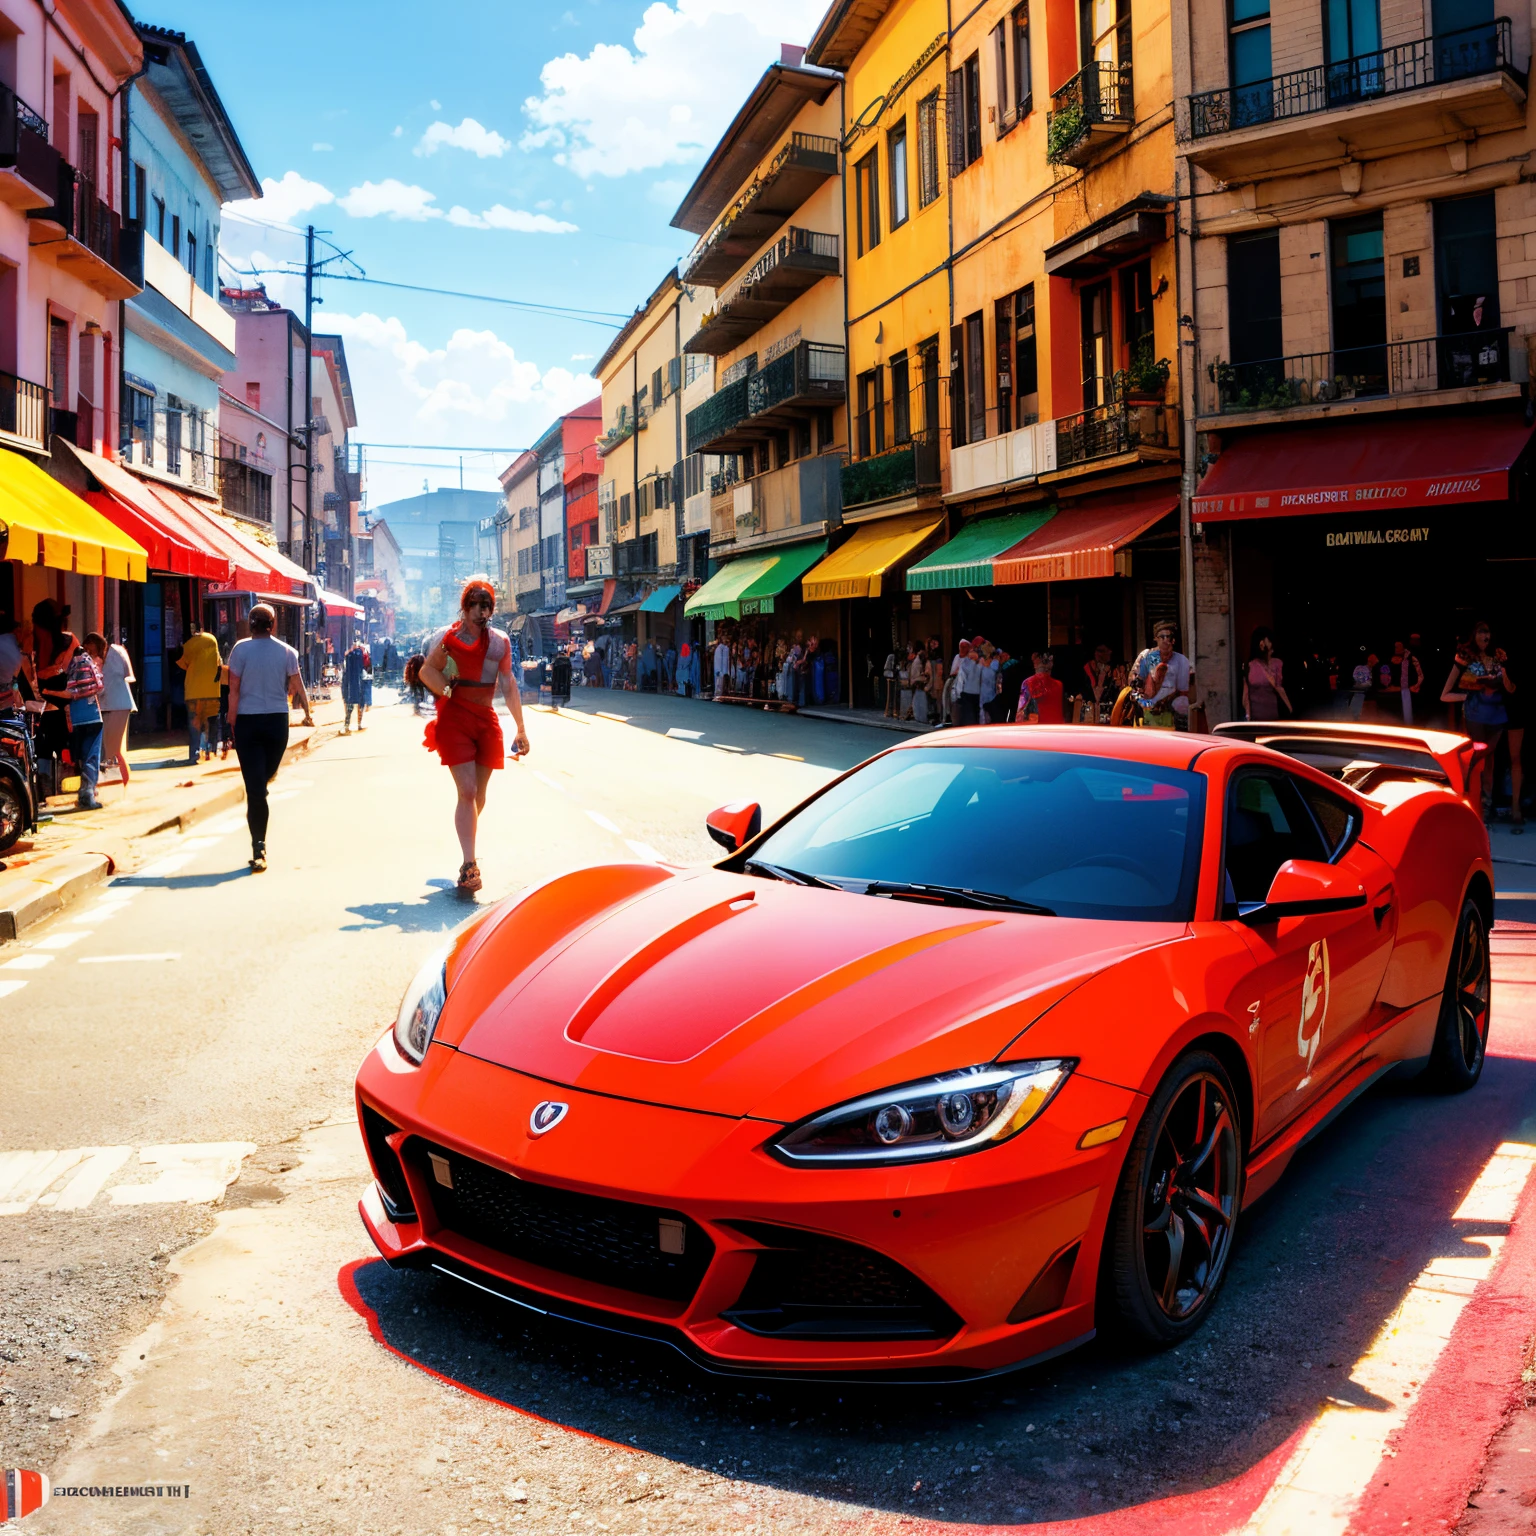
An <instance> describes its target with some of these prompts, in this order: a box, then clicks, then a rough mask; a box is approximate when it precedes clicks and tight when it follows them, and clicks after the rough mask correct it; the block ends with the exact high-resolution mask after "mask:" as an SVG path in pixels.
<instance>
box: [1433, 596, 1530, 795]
mask: <svg viewBox="0 0 1536 1536" xmlns="http://www.w3.org/2000/svg"><path fill="white" fill-rule="evenodd" d="M1506 660H1507V658H1506V657H1505V655H1504V652H1503V651H1501V650H1500V649H1499V648H1498V647H1497V646H1496V645H1494V643H1493V631H1492V630H1491V628H1490V627H1489V626H1488V625H1487V624H1486V623H1484V622H1482V621H1479V622H1478V623H1476V624H1474V625H1473V626H1472V638H1471V640H1470V641H1468V642H1467V643H1466V644H1465V645H1462V646H1459V647H1458V648H1457V651H1456V659H1455V661H1453V662H1452V663H1451V670H1450V674H1449V675H1448V676H1447V677H1446V680H1445V687H1444V688H1442V689H1441V690H1440V701H1441V702H1442V703H1443V704H1460V705H1461V713H1462V726H1463V728H1464V729H1465V731H1466V733H1467V735H1468V736H1470V737H1471V738H1472V740H1473V741H1480V742H1482V743H1483V744H1484V745H1485V746H1486V747H1487V749H1488V750H1487V751H1486V752H1484V754H1483V760H1482V792H1483V794H1482V798H1483V820H1484V821H1486V822H1489V823H1490V824H1491V823H1492V821H1493V786H1494V777H1493V768H1494V761H1495V759H1496V758H1497V757H1498V753H1499V742H1500V740H1501V739H1502V738H1503V735H1504V732H1505V730H1506V728H1507V727H1508V725H1509V710H1508V708H1507V706H1506V705H1505V702H1504V701H1505V699H1506V698H1507V697H1508V696H1509V695H1510V694H1512V693H1514V691H1515V683H1514V679H1513V678H1512V677H1511V676H1510V675H1509V669H1508V667H1507V666H1506V665H1505V662H1506Z"/></svg>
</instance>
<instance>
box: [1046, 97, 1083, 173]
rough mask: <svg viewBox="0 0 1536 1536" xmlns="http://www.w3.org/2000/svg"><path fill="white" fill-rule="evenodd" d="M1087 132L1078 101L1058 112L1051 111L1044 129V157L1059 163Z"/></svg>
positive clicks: (1054, 163)
mask: <svg viewBox="0 0 1536 1536" xmlns="http://www.w3.org/2000/svg"><path fill="white" fill-rule="evenodd" d="M1087 132H1088V123H1087V119H1086V118H1085V117H1084V115H1083V109H1082V106H1081V104H1080V103H1078V102H1075V101H1074V102H1071V103H1070V104H1069V105H1067V106H1065V107H1063V108H1062V109H1061V110H1060V111H1059V112H1052V113H1051V115H1050V118H1049V120H1048V122H1047V124H1046V130H1045V158H1046V159H1047V161H1049V162H1050V164H1052V165H1060V164H1061V163H1062V162H1063V161H1064V160H1065V159H1066V158H1067V156H1068V155H1069V154H1071V152H1072V150H1073V149H1074V148H1076V146H1077V145H1078V143H1079V142H1080V141H1081V140H1082V139H1083V137H1084V136H1085V135H1086V134H1087Z"/></svg>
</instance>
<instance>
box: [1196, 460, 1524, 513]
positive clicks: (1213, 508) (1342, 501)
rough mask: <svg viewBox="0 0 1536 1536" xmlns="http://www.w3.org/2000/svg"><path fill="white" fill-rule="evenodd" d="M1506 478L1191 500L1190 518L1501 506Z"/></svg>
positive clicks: (1494, 474)
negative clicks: (1477, 503)
mask: <svg viewBox="0 0 1536 1536" xmlns="http://www.w3.org/2000/svg"><path fill="white" fill-rule="evenodd" d="M1508 497H1509V475H1508V473H1507V472H1506V471H1504V470H1502V469H1499V470H1489V471H1487V472H1485V473H1481V474H1476V475H1468V476H1465V477H1463V478H1461V479H1442V480H1386V481H1378V482H1376V483H1375V484H1372V485H1339V486H1319V487H1317V488H1315V489H1308V490H1304V491H1303V490H1296V491H1256V492H1248V493H1245V494H1243V495H1238V496H1196V497H1195V498H1194V500H1193V502H1191V504H1190V516H1191V517H1192V518H1193V519H1194V520H1195V521H1196V522H1204V523H1212V522H1229V521H1232V520H1235V519H1237V518H1243V517H1299V516H1305V515H1307V514H1310V513H1314V512H1340V511H1345V510H1348V509H1350V508H1360V509H1362V510H1363V509H1365V508H1368V507H1373V506H1380V505H1383V504H1385V505H1388V506H1396V507H1404V508H1406V507H1435V506H1453V505H1455V504H1457V503H1459V502H1467V501H1505V500H1507V499H1508Z"/></svg>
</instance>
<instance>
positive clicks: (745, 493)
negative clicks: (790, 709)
mask: <svg viewBox="0 0 1536 1536" xmlns="http://www.w3.org/2000/svg"><path fill="white" fill-rule="evenodd" d="M799 55H800V50H798V49H793V48H786V49H785V52H784V56H783V58H782V59H781V60H780V62H779V63H777V64H773V65H770V66H769V68H768V69H767V70H765V71H764V73H763V76H762V78H761V79H760V80H759V81H758V83H757V85H756V86H755V87H754V88H753V90H752V92H751V94H750V95H749V96H748V98H747V100H746V101H745V102H744V103H743V104H742V106H741V108H740V110H739V111H738V112H737V113H736V116H735V118H734V120H733V121H732V122H731V125H730V126H729V127H728V128H727V129H726V131H725V133H724V135H723V136H722V137H721V139H720V142H719V144H718V145H716V147H715V149H714V150H713V152H712V153H711V154H710V156H709V158H708V160H707V161H706V162H705V164H704V166H703V168H702V169H701V170H700V172H699V174H698V176H697V178H696V179H695V181H694V183H693V185H692V187H691V188H690V189H689V191H688V193H687V194H686V196H685V197H684V198H683V201H682V204H681V206H680V207H679V208H678V211H677V213H676V215H675V216H674V218H673V221H672V222H673V223H674V224H675V225H676V226H677V227H678V228H680V229H685V230H687V231H689V232H690V233H692V234H695V235H697V236H698V237H699V239H698V244H697V245H696V246H695V247H694V250H693V251H692V253H691V254H690V255H689V257H688V258H687V260H685V261H684V263H683V265H682V277H683V281H684V282H685V283H686V284H688V285H689V286H690V287H693V286H695V285H697V286H699V287H701V288H706V289H709V290H712V291H713V297H712V299H711V300H710V303H709V306H708V308H707V310H706V311H705V312H704V313H703V314H702V315H701V316H700V317H699V322H698V325H697V327H696V329H695V330H694V331H693V332H692V334H691V335H689V336H688V337H687V339H686V340H685V341H684V343H683V350H684V352H685V353H686V354H687V355H688V357H689V359H690V360H694V359H698V360H703V361H706V362H708V361H712V363H713V370H714V390H713V393H712V394H710V395H709V396H708V398H707V399H705V400H702V401H700V402H699V403H698V404H697V405H694V406H693V407H692V408H691V409H690V410H689V411H688V415H687V446H688V451H689V453H690V454H694V455H707V456H712V461H714V462H713V467H712V472H711V473H710V475H709V493H710V495H709V519H710V521H709V529H710V541H709V553H710V559H711V564H712V565H713V566H714V567H716V569H715V574H714V575H713V576H711V578H710V579H709V581H708V582H707V583H706V584H705V585H704V586H703V587H701V588H700V589H699V590H698V591H697V592H695V593H693V594H692V595H691V596H690V597H689V598H688V601H687V605H686V606H687V614H688V616H689V618H691V619H693V620H695V621H699V622H702V623H703V624H708V625H713V626H715V627H716V628H715V633H716V634H719V635H724V636H728V637H732V638H736V637H739V638H742V639H746V638H748V637H751V638H752V639H754V640H755V641H756V642H757V644H758V647H759V649H758V651H757V654H756V658H755V661H754V663H753V665H752V667H751V672H752V676H751V677H750V678H746V677H745V676H744V675H743V674H742V672H741V670H740V669H738V673H737V676H736V677H735V678H734V679H733V680H732V683H731V685H730V688H731V691H732V692H745V693H748V694H752V695H756V696H764V697H766V696H775V695H776V694H777V693H780V692H785V691H787V692H789V693H791V694H793V692H794V689H793V688H790V689H788V690H786V689H784V688H782V687H781V685H780V682H779V679H780V678H781V676H782V674H783V668H782V667H781V666H779V665H778V663H777V652H778V650H779V647H780V645H781V643H782V645H783V647H784V649H785V650H786V651H787V650H788V649H789V648H790V647H792V646H793V645H794V644H795V643H796V641H797V640H798V641H799V642H800V643H801V644H802V645H807V644H809V642H810V641H811V640H812V639H815V640H816V642H817V644H816V651H817V654H818V656H819V658H820V668H819V671H818V672H817V674H816V676H817V677H818V678H820V679H822V680H823V686H824V687H825V688H826V689H827V691H828V692H830V693H831V695H832V697H833V698H834V699H835V698H836V696H837V693H838V684H837V672H836V669H835V665H834V667H833V671H832V672H831V674H830V676H829V674H828V671H827V667H828V663H829V660H830V659H831V658H833V657H835V656H836V655H837V654H838V652H839V650H840V644H839V642H840V640H841V636H840V635H839V633H838V631H837V620H838V618H839V613H838V611H837V610H836V609H835V608H834V609H832V610H831V611H830V612H829V611H828V610H827V609H826V608H825V607H823V606H821V605H817V606H816V607H815V609H814V610H810V609H808V608H807V607H806V605H805V603H804V600H803V597H802V593H801V578H802V577H803V576H804V574H805V572H806V571H807V570H808V569H809V568H810V567H811V566H813V565H815V564H816V563H817V562H818V561H820V560H821V559H822V557H823V556H825V554H826V552H827V547H828V539H829V537H831V536H832V535H833V534H834V533H835V530H836V529H837V528H838V526H839V523H840V514H841V493H842V456H843V453H844V452H845V449H846V445H847V432H846V415H845V411H844V405H845V402H846V398H847V366H846V357H845V349H844V343H843V322H844V308H843V283H842V272H843V264H844V259H845V244H844V239H843V221H842V197H841V186H840V181H839V171H840V155H839V146H838V140H839V136H840V134H841V131H842V103H841V99H840V98H841V83H842V82H841V80H840V78H839V76H838V75H837V74H836V73H835V72H833V71H830V70H825V69H814V68H809V67H806V66H805V65H804V64H803V63H802V62H801V61H800V56H799ZM829 619H830V621H831V625H830V628H829V629H827V630H826V631H824V632H821V633H818V629H819V626H820V625H821V624H822V623H823V622H824V621H827V620H829ZM713 637H714V636H713V635H712V636H711V638H713ZM799 675H800V676H801V678H802V680H803V682H804V683H805V685H806V686H810V680H809V678H808V676H807V674H805V673H801V674H799Z"/></svg>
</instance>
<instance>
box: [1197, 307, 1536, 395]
mask: <svg viewBox="0 0 1536 1536" xmlns="http://www.w3.org/2000/svg"><path fill="white" fill-rule="evenodd" d="M1513 333H1514V327H1513V326H1504V327H1502V328H1501V329H1498V330H1483V331H1464V332H1462V333H1461V334H1459V335H1451V336H1421V337H1419V338H1417V339H1416V340H1413V341H1393V342H1384V343H1381V344H1380V345H1377V346H1369V347H1336V348H1334V350H1333V351H1331V352H1299V353H1296V354H1295V355H1294V356H1291V357H1272V358H1266V359H1264V360H1262V361H1260V362H1252V363H1224V362H1216V363H1212V364H1210V366H1209V367H1208V368H1207V369H1206V382H1207V391H1206V399H1207V405H1208V409H1210V410H1211V411H1213V412H1215V413H1225V412H1228V411H1284V410H1291V409H1293V408H1294V407H1297V406H1305V405H1332V404H1334V403H1335V402H1337V401H1341V400H1362V399H1369V398H1371V397H1372V396H1375V395H1407V394H1416V393H1419V392H1422V391H1424V390H1432V389H1472V388H1475V387H1476V386H1478V385H1481V384H1507V383H1508V382H1509V338H1510V336H1511V335H1513Z"/></svg>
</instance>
